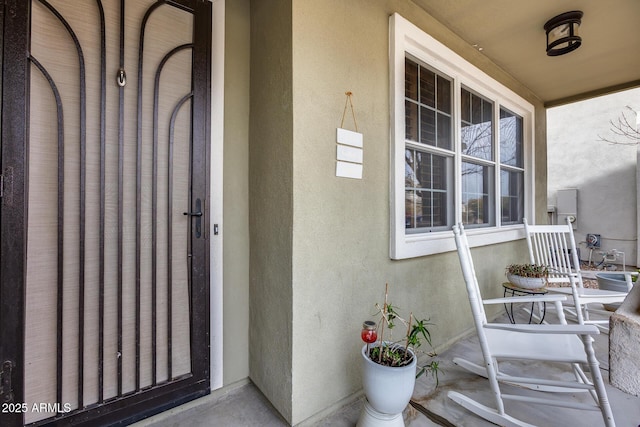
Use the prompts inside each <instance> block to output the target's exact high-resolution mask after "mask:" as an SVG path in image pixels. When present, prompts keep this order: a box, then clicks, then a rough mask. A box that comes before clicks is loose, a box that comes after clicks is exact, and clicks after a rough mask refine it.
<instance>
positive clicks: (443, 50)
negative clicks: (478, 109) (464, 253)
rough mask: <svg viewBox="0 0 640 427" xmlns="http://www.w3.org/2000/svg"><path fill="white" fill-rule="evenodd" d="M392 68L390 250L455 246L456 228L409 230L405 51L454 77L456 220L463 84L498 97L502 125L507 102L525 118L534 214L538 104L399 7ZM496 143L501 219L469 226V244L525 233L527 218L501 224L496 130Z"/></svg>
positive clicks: (529, 210)
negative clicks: (417, 23)
mask: <svg viewBox="0 0 640 427" xmlns="http://www.w3.org/2000/svg"><path fill="white" fill-rule="evenodd" d="M389 50H390V52H389V74H390V86H391V87H390V91H389V92H390V98H391V99H390V105H391V144H390V145H391V153H390V154H391V168H390V171H391V172H390V231H391V239H390V256H391V258H392V259H406V258H414V257H419V256H425V255H431V254H437V253H442V252H449V251H453V250H455V249H456V248H455V242H454V240H453V232H452V231H451V230H447V231H438V232H430V233H415V234H414V233H411V234H409V233H406V232H405V110H404V108H405V107H404V105H405V87H404V84H405V83H404V79H405V66H404V64H405V57H406V55H407V54H409V55H411V56H413V57H415V58H416V59H418V60H419V61H421V62H423V63H424V64H426V65H428V66H429V67H431V68H433V69H434V70H437V71H438V72H440V73H443V74H445V75H446V76H447V77H449V78H451V79H452V90H453V111H452V116H453V123H454V125H453V141H454V146H455V149H454V151H455V161H454V169H455V171H454V176H455V178H454V181H455V185H454V189H453V191H454V212H455V213H454V222H456V223H457V222H460V221H461V219H462V213H461V205H462V199H461V187H462V184H461V179H460V170H461V161H462V155H461V153H460V88H461V87H462V86H464V87H466V88H467V89H471V90H473V91H476V92H477V93H479V94H481V95H482V96H484V97H486V98H487V99H490V100H491V101H493V102H494V113H493V114H494V123H495V124H498V125H497V126H495V128H494V129H497V128H499V123H500V108H501V107H503V108H505V109H507V110H509V111H510V112H512V113H515V114H517V115H519V116H521V117H522V119H523V138H524V170H525V176H524V193H525V194H524V216H525V218H533V213H534V212H535V206H534V200H535V197H534V195H535V177H534V160H535V159H534V152H535V151H534V147H535V141H534V129H535V127H534V126H535V123H534V117H535V108H534V106H533V105H532V104H531V103H529V102H528V101H526V100H525V99H524V98H522V97H521V96H519V95H517V94H516V93H515V92H513V91H512V90H510V89H509V88H507V87H506V86H504V85H503V84H501V83H499V82H498V81H496V80H494V79H493V78H492V77H490V76H489V75H487V74H486V73H484V72H483V71H481V70H480V69H478V68H477V67H475V66H474V65H472V64H471V63H469V62H468V61H466V60H465V59H464V58H462V57H461V56H459V55H458V54H456V53H455V52H453V51H452V50H450V49H449V48H447V47H446V46H445V45H443V44H442V43H440V42H438V41H437V40H435V39H434V38H433V37H431V36H430V35H429V34H427V33H425V32H424V31H423V30H421V29H420V28H418V27H416V26H415V25H413V24H412V23H411V22H409V21H407V20H406V19H405V18H403V17H402V16H400V15H398V14H397V13H395V14H393V15H391V17H390V18H389ZM494 135H495V136H494V138H495V142H494V145H496V148H495V150H496V151H495V156H496V157H495V164H496V167H495V173H496V180H495V183H496V184H495V187H496V188H495V190H494V191H495V201H494V203H495V206H494V210H495V212H496V225H495V226H491V227H481V228H469V229H468V231H467V235H468V238H469V244H470V246H472V247H473V246H484V245H490V244H495V243H502V242H508V241H512V240H517V239H522V238H523V237H524V227H523V225H522V224H515V225H513V224H511V225H502V224H501V223H500V221H501V218H500V215H499V214H498V213H499V212H500V211H501V210H500V199H501V197H500V187H499V182H500V180H499V174H500V163H499V159H500V157H499V140H498V137H497V130H496V134H494Z"/></svg>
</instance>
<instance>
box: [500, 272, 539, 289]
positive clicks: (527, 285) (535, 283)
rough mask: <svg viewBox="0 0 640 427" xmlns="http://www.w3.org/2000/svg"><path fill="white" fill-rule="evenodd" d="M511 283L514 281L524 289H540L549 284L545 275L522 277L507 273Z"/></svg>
mask: <svg viewBox="0 0 640 427" xmlns="http://www.w3.org/2000/svg"><path fill="white" fill-rule="evenodd" d="M507 280H508V281H509V283H513V284H514V285H516V286H517V287H519V288H523V289H539V288H544V287H545V286H547V279H545V278H544V277H522V276H515V275H513V274H507Z"/></svg>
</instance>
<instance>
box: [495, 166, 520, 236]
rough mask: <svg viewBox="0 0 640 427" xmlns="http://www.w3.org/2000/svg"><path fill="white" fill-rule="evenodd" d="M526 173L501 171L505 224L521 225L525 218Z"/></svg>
mask: <svg viewBox="0 0 640 427" xmlns="http://www.w3.org/2000/svg"><path fill="white" fill-rule="evenodd" d="M523 195H524V172H520V171H509V170H505V169H502V170H501V171H500V198H501V203H500V205H501V206H500V208H501V210H502V212H501V214H502V223H503V224H519V223H521V222H522V218H523V217H524V196H523Z"/></svg>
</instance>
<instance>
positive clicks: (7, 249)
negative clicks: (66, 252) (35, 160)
mask: <svg viewBox="0 0 640 427" xmlns="http://www.w3.org/2000/svg"><path fill="white" fill-rule="evenodd" d="M159 1H160V2H162V3H168V4H171V5H173V6H176V7H179V8H181V9H184V10H187V11H190V12H191V13H193V14H194V46H193V103H192V106H193V107H192V135H193V141H201V142H202V143H201V144H195V146H199V147H200V148H201V152H197V153H196V152H194V153H193V163H192V173H193V176H199V177H205V178H204V179H196V180H193V181H192V194H193V200H195V199H196V198H200V199H202V200H203V201H204V206H203V208H204V209H203V210H204V214H205V215H204V217H205V218H206V215H208V212H209V194H210V185H209V179H208V177H209V170H210V169H209V168H210V134H211V124H210V117H211V107H210V104H211V102H210V100H211V30H212V24H211V19H212V14H211V10H212V6H211V3H210V2H209V1H203V0H165V1H162V0H159ZM30 4H31V1H27V0H0V49H1V55H0V69H1V70H2V76H1V78H0V93H1V97H2V102H1V103H0V108H1V119H0V120H1V126H2V130H1V133H0V136H1V140H0V175H1V180H0V404H1V405H2V407H1V408H0V425H2V426H7V427H13V426H22V425H24V415H23V411H22V410H21V408H22V407H21V406H20V404H21V403H23V402H24V399H25V388H24V376H25V375H24V374H25V366H24V360H25V350H24V348H25V346H24V340H25V332H24V329H25V312H26V307H25V302H26V297H25V295H26V294H25V292H26V289H25V285H26V280H25V272H26V242H27V238H26V237H27V223H26V221H27V213H28V212H27V208H28V206H27V202H28V197H27V195H28V182H27V176H28V159H27V157H28V140H29V135H28V123H29V105H28V100H29V81H30V64H29V61H28V52H29V45H30V43H29V38H30V36H29V31H30ZM193 200H192V202H191V203H192V204H194V202H193ZM192 210H195V206H192ZM194 224H195V221H192V233H191V236H192V241H191V248H192V254H193V258H194V259H192V263H193V266H194V268H193V269H192V273H191V274H192V276H191V278H192V284H193V287H192V292H191V296H190V297H191V307H192V318H191V339H190V341H191V355H192V369H191V372H192V375H191V376H190V377H189V378H186V379H184V380H181V381H179V382H176V383H175V384H171V385H167V386H163V387H159V388H155V389H151V390H149V391H143V392H139V393H136V394H134V395H130V396H127V397H124V398H122V399H119V400H113V401H108V402H105V403H102V404H100V405H94V406H90V407H87V408H84V409H81V410H76V411H74V412H72V413H71V414H69V415H67V416H65V417H64V418H58V419H54V420H51V419H48V420H44V421H42V422H38V423H34V424H32V425H60V426H62V425H70V424H73V425H82V424H87V425H96V424H98V425H112V424H128V423H131V422H134V421H137V420H140V419H143V418H146V417H148V416H150V415H153V414H156V413H159V412H162V411H164V410H167V409H169V408H171V407H174V406H177V405H180V404H182V403H184V402H187V401H189V400H193V399H195V398H198V397H201V396H204V395H206V394H209V393H210V376H211V375H210V374H211V372H210V340H209V336H210V318H211V317H210V307H209V296H210V287H209V283H210V280H209V277H210V271H209V270H210V267H209V266H210V262H209V261H210V245H209V243H210V241H209V236H210V234H209V231H208V228H209V224H208V221H206V220H205V221H204V224H203V228H204V229H203V233H202V237H201V238H198V239H196V238H193V236H194V233H195V225H194ZM198 257H202V258H201V259H197V258H198ZM196 337H197V339H196Z"/></svg>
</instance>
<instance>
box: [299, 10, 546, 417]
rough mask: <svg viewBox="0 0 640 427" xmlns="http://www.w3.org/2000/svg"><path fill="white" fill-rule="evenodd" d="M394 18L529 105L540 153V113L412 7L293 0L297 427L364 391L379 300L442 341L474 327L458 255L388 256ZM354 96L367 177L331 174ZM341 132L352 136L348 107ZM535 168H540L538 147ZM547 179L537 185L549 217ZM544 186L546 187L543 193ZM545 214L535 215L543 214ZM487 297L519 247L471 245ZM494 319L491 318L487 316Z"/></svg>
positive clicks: (522, 251)
mask: <svg viewBox="0 0 640 427" xmlns="http://www.w3.org/2000/svg"><path fill="white" fill-rule="evenodd" d="M393 12H398V13H400V14H401V15H403V16H405V17H406V18H408V19H410V20H411V21H412V22H413V23H414V24H416V25H418V26H419V27H421V28H422V29H424V30H425V31H427V32H428V33H429V34H431V35H432V36H434V37H436V38H438V39H439V40H440V41H442V42H443V43H445V44H447V45H448V46H449V47H451V48H452V49H454V50H455V51H456V52H458V53H459V54H460V55H462V56H463V57H465V58H466V59H467V60H469V61H470V62H472V63H473V64H474V65H477V66H478V67H480V68H481V69H483V70H484V71H485V72H486V73H488V74H490V75H491V76H493V77H494V78H496V79H498V80H499V81H501V82H502V83H503V84H505V85H507V86H508V87H510V88H511V89H512V90H514V91H515V92H517V93H518V94H519V95H520V96H522V97H524V98H525V99H527V100H528V101H529V102H531V103H532V104H534V106H535V107H536V119H537V120H540V121H542V123H537V124H536V128H535V129H536V131H535V132H536V135H535V139H536V143H537V144H540V145H539V146H540V147H544V138H545V135H544V132H545V128H544V109H543V107H542V105H541V103H540V102H539V101H538V100H536V99H535V98H533V97H532V96H531V95H530V94H529V92H528V91H527V89H526V88H523V87H522V86H520V85H518V84H517V82H515V81H513V79H511V78H510V77H508V76H506V75H505V74H504V72H503V71H502V70H501V69H500V68H499V67H497V66H496V65H494V64H491V63H490V62H488V61H487V60H486V58H485V57H484V56H482V55H481V54H479V53H478V52H477V51H476V50H475V49H473V48H472V47H471V46H469V45H468V44H466V43H465V42H464V41H462V40H460V39H459V38H457V37H456V36H455V35H453V34H452V33H451V32H450V31H449V30H448V29H447V28H446V27H444V26H443V25H442V24H440V23H438V22H437V21H435V20H434V19H433V18H431V17H430V16H429V15H427V14H426V13H425V12H424V11H423V10H422V9H420V8H418V7H417V6H416V5H415V4H414V3H412V2H410V1H391V0H389V1H386V0H377V1H365V0H353V1H349V2H344V1H339V0H325V1H322V2H317V1H306V0H303V1H295V2H293V23H292V25H293V35H292V38H293V44H292V48H293V94H292V95H293V141H292V145H293V234H292V242H293V249H292V283H291V287H292V299H293V301H292V310H293V312H292V320H293V323H292V325H293V331H292V348H293V353H292V370H293V375H292V418H291V420H290V421H291V422H292V423H293V424H297V423H299V422H301V421H303V420H307V419H309V417H313V416H314V415H317V414H318V413H322V411H324V410H326V408H330V407H332V405H336V404H340V402H342V401H343V400H344V399H348V398H349V396H352V395H353V394H354V393H356V392H357V391H358V390H360V388H361V381H360V370H359V348H360V347H361V345H362V343H361V341H360V339H359V331H360V328H361V325H362V322H363V321H364V320H367V319H370V318H372V314H373V313H374V303H375V302H380V301H381V300H382V299H383V297H384V287H385V283H389V284H390V287H391V299H392V301H393V302H394V303H395V304H396V305H397V306H398V307H400V308H401V309H402V310H406V311H407V312H408V311H413V312H414V314H415V315H417V316H420V317H428V318H430V319H431V321H432V322H433V323H434V324H435V326H433V336H434V343H435V344H436V345H437V346H445V345H447V343H448V342H450V340H455V339H457V338H458V337H460V336H461V334H464V333H466V332H468V331H469V329H470V327H471V325H472V322H471V317H470V315H469V313H468V309H467V308H468V303H467V299H466V294H465V291H464V285H463V282H462V275H461V273H460V267H459V264H458V259H457V255H456V254H455V252H449V253H445V254H440V255H435V256H429V257H422V258H415V259H410V260H405V261H392V260H390V258H389V238H390V234H389V169H390V140H389V138H390V137H389V126H390V119H389V114H390V113H389V111H390V103H389V69H388V68H389V65H388V64H389V16H390V15H391V14H392V13H393ZM346 91H351V92H353V104H354V107H355V114H356V119H357V123H358V131H359V132H361V133H362V134H363V136H364V160H363V165H364V172H363V179H362V180H357V179H347V178H337V177H336V176H335V163H336V128H337V127H339V126H340V124H341V118H342V113H343V108H344V104H345V92H346ZM344 127H345V128H348V129H350V130H355V127H354V124H353V120H352V119H351V117H350V111H348V113H347V116H346V118H345V123H344ZM536 158H538V163H537V164H536V171H544V160H545V153H544V151H540V150H537V151H536ZM544 188H545V185H544V180H543V179H541V177H539V180H538V181H536V189H538V191H537V192H536V203H537V206H538V208H539V209H538V212H537V215H536V216H537V217H544V209H545V208H546V194H545V191H544ZM540 189H542V190H540ZM540 208H541V209H542V210H540ZM473 254H474V257H476V258H477V264H476V265H478V266H479V271H478V275H479V278H480V280H481V282H482V284H483V288H484V290H485V293H486V296H498V295H502V288H501V287H500V283H501V281H503V280H504V275H503V268H504V266H505V265H506V264H507V263H509V262H513V261H517V260H525V259H527V255H526V247H525V244H524V242H523V241H517V242H513V243H509V244H502V245H494V246H490V247H482V248H478V249H474V250H473ZM494 314H495V313H494Z"/></svg>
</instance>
